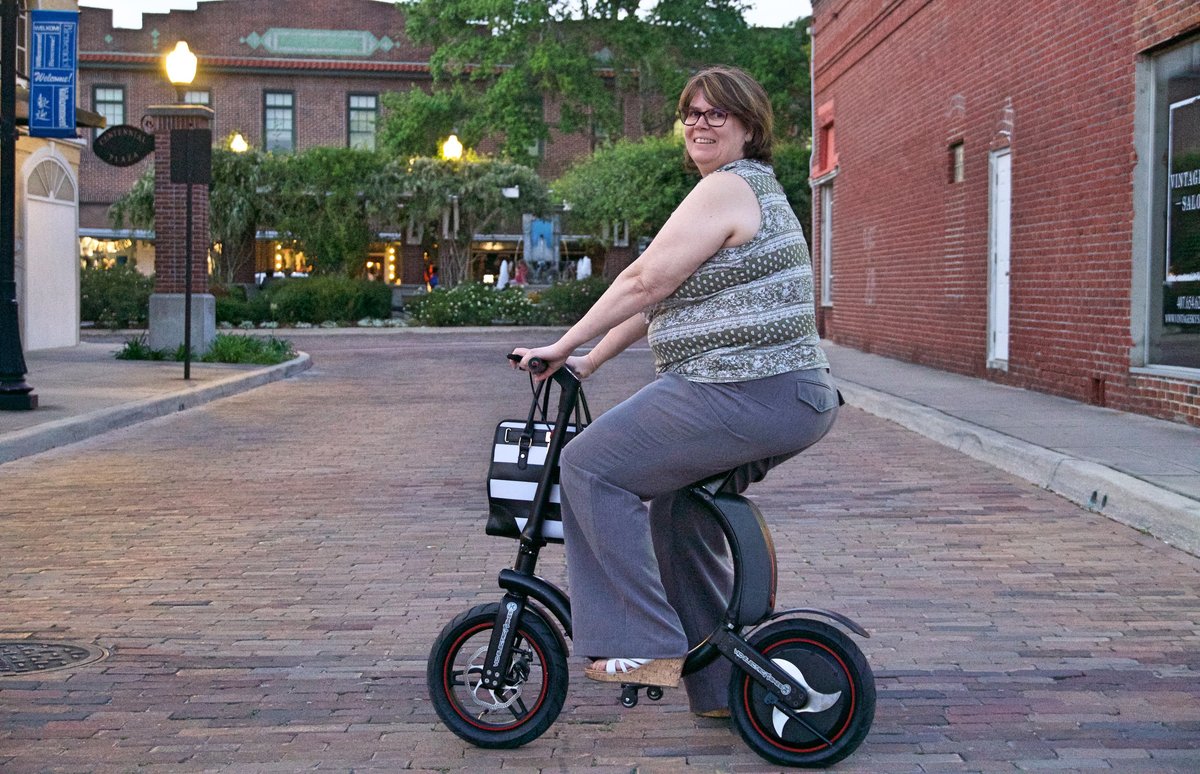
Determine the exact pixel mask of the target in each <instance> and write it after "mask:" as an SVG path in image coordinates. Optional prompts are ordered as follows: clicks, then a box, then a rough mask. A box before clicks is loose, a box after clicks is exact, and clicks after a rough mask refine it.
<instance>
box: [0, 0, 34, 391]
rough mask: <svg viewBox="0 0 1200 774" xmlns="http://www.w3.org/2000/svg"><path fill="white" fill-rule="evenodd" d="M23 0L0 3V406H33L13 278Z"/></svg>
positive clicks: (14, 270)
mask: <svg viewBox="0 0 1200 774" xmlns="http://www.w3.org/2000/svg"><path fill="white" fill-rule="evenodd" d="M23 12H24V3H20V2H18V0H3V5H2V7H0V410H5V411H22V410H31V409H35V408H37V405H38V398H37V395H35V394H34V393H33V388H32V387H30V386H29V385H28V384H26V382H25V374H26V368H25V352H24V350H23V349H22V347H21V318H20V314H19V312H20V310H19V309H18V306H17V280H16V255H15V253H16V240H15V238H14V235H13V234H14V227H15V225H16V214H15V210H16V153H17V53H16V49H17V17H18V16H19V15H20V14H21V13H23Z"/></svg>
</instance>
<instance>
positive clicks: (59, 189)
mask: <svg viewBox="0 0 1200 774" xmlns="http://www.w3.org/2000/svg"><path fill="white" fill-rule="evenodd" d="M25 192H26V198H25V298H24V300H23V301H22V302H21V311H22V312H23V313H24V314H23V316H24V317H25V330H24V331H23V333H22V342H23V343H24V345H25V349H27V350H30V351H32V350H35V349H50V348H52V347H73V346H75V345H76V344H78V343H79V238H78V236H77V234H78V233H79V232H78V228H77V225H78V212H77V210H76V207H75V184H74V182H73V181H72V180H71V176H70V174H69V173H68V172H67V170H66V169H65V168H64V167H63V166H62V165H61V164H59V163H58V162H57V161H53V160H46V161H43V162H42V163H40V164H38V165H37V166H36V167H35V168H34V170H33V174H31V175H30V176H29V179H28V181H26V186H25Z"/></svg>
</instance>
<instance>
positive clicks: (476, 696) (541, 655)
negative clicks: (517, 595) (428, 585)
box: [426, 602, 567, 748]
mask: <svg viewBox="0 0 1200 774" xmlns="http://www.w3.org/2000/svg"><path fill="white" fill-rule="evenodd" d="M499 609H500V604H499V603H495V602H494V603H491V604H487V605H479V606H478V607H473V608H471V609H470V610H468V611H466V612H465V613H462V614H461V615H459V616H458V617H457V618H455V619H454V620H453V621H451V622H450V623H448V624H446V626H445V628H444V629H442V633H441V634H440V635H438V638H437V640H436V641H435V642H434V644H433V651H432V652H431V653H430V654H429V666H428V669H427V671H426V679H427V682H428V684H429V697H430V699H431V700H432V701H433V708H434V710H436V711H437V714H438V717H440V718H441V719H442V722H443V723H445V724H446V727H447V728H449V729H450V730H451V731H453V732H454V733H455V734H456V735H457V736H459V737H461V738H462V739H465V740H466V741H468V742H470V743H471V744H473V745H476V746H478V747H491V748H512V747H520V746H521V745H523V744H526V743H527V742H531V741H533V740H534V739H537V738H538V737H539V736H541V735H542V734H543V733H545V731H546V729H548V728H549V727H550V725H551V724H552V723H553V722H554V721H555V719H556V718H557V717H558V713H559V712H560V711H562V706H563V702H564V701H565V700H566V697H567V654H566V646H565V644H564V642H563V640H562V638H561V637H560V636H559V635H558V632H557V630H555V629H554V628H552V627H551V626H550V624H548V623H547V622H546V621H545V619H544V618H543V617H542V616H541V615H540V614H539V613H538V612H537V610H535V609H533V608H532V607H526V608H525V612H524V613H522V615H521V620H520V622H519V623H518V624H517V633H516V639H515V641H514V643H513V654H512V663H511V666H510V667H509V670H508V674H507V679H506V681H505V684H504V686H503V687H502V688H500V689H496V690H492V689H489V688H484V687H483V685H482V682H483V681H482V674H483V666H484V660H485V659H486V657H487V649H488V643H489V642H490V640H491V637H492V629H493V627H494V626H495V622H496V613H497V611H498V610H499Z"/></svg>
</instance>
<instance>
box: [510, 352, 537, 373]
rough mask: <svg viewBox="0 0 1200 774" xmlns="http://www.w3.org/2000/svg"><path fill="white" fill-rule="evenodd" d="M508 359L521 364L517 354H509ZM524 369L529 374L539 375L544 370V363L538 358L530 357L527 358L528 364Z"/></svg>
mask: <svg viewBox="0 0 1200 774" xmlns="http://www.w3.org/2000/svg"><path fill="white" fill-rule="evenodd" d="M508 359H509V360H511V361H513V362H514V363H520V362H521V356H520V355H517V354H509V356H508ZM525 368H526V370H528V371H529V373H531V374H540V373H541V372H542V371H545V370H546V361H545V360H542V359H541V358H540V357H531V358H529V362H528V363H526V364H525Z"/></svg>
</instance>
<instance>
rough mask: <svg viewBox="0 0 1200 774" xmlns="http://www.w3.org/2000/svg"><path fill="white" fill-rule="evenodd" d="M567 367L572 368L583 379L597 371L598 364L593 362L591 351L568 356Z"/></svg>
mask: <svg viewBox="0 0 1200 774" xmlns="http://www.w3.org/2000/svg"><path fill="white" fill-rule="evenodd" d="M567 368H570V369H571V370H572V371H574V372H575V375H576V376H578V377H579V378H580V380H583V379H586V378H588V377H589V376H591V375H592V374H594V373H596V368H597V366H596V365H595V364H594V363H593V362H592V358H591V353H588V354H587V355H572V356H571V357H569V358H567Z"/></svg>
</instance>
